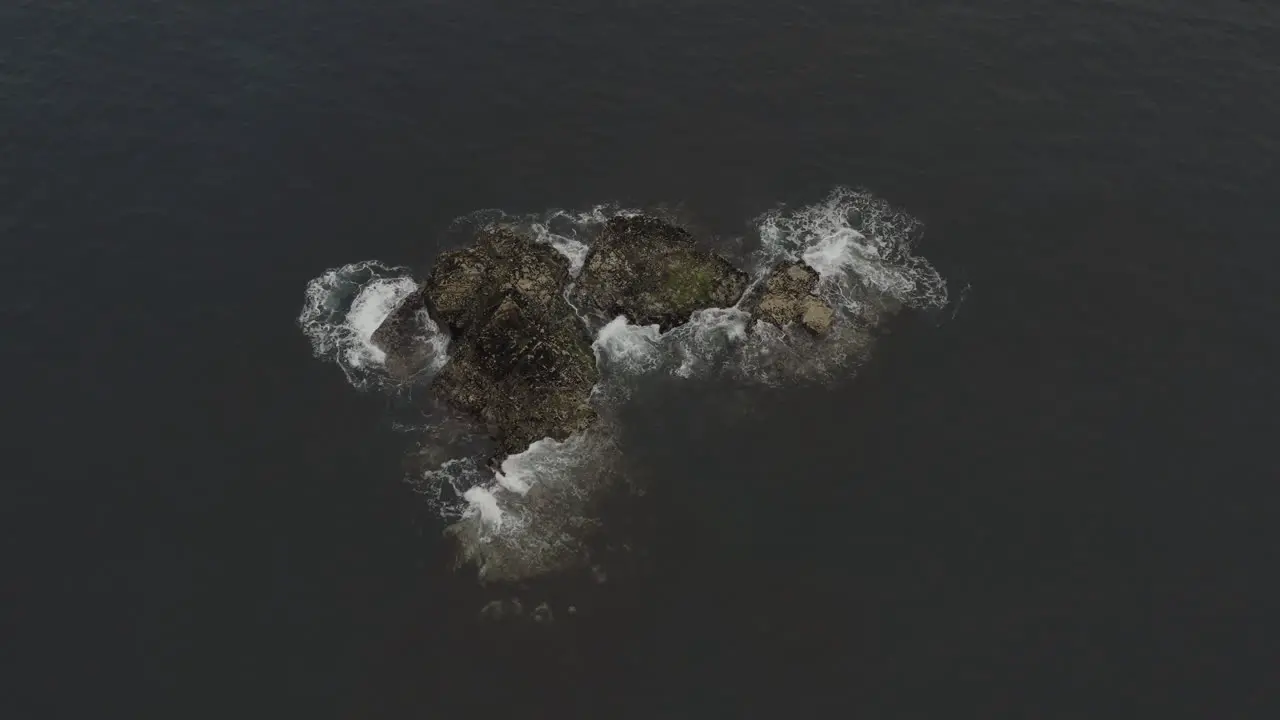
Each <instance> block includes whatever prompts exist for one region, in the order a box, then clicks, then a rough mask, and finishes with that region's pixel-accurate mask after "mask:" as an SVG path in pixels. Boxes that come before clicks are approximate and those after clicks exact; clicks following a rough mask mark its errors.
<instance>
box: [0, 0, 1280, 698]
mask: <svg viewBox="0 0 1280 720" xmlns="http://www.w3.org/2000/svg"><path fill="white" fill-rule="evenodd" d="M1278 127H1280V8H1278V7H1277V6H1276V4H1274V3H1266V2H1246V1H1243V0H1215V1H1214V2H1203V1H1202V2H1189V1H1185V0H1179V1H1176V2H1154V1H1147V0H1115V1H1112V2H1049V1H1047V0H1038V1H1030V2H1028V1H1023V2H1011V1H1008V0H983V1H981V2H970V3H959V2H921V3H903V2H879V1H874V2H872V1H865V0H859V1H857V2H843V3H836V2H816V3H761V2H746V3H744V2H737V3H730V2H694V1H688V2H682V3H674V2H669V3H668V2H643V3H642V2H627V3H606V4H600V3H586V2H542V3H529V4H523V5H517V4H515V3H503V4H500V3H490V2H460V1H457V0H450V1H447V2H440V1H430V0H381V1H380V2H355V0H309V1H307V2H302V1H301V0H277V1H276V2H270V3H266V2H245V1H244V0H224V1H223V2H217V3H215V2H182V1H174V2H141V1H132V2H124V1H121V2H99V1H95V2H88V1H86V0H63V1H61V2H52V1H41V2H34V1H19V0H13V1H12V2H9V3H5V4H4V5H3V7H2V8H0V240H2V241H3V249H4V258H5V260H6V262H5V273H4V277H5V293H4V298H3V301H2V302H0V313H2V315H0V317H2V321H0V322H3V327H4V335H3V338H4V340H3V342H4V346H3V348H4V353H3V360H2V361H0V363H2V365H0V367H3V369H4V370H5V376H6V378H7V380H8V383H7V388H6V390H5V393H4V397H5V399H4V402H3V407H4V410H5V412H4V415H5V431H4V433H3V438H4V439H3V443H4V446H5V449H6V455H8V456H10V457H11V459H10V460H8V461H7V462H6V463H5V467H6V471H5V473H4V475H5V478H6V479H5V481H4V487H5V500H4V502H3V505H2V506H0V507H3V511H4V519H3V522H4V528H5V530H6V531H7V532H6V535H10V536H11V537H10V539H8V540H6V541H5V543H4V549H5V551H6V555H8V556H9V557H7V558H6V562H5V573H4V574H5V581H4V586H5V590H4V592H3V598H4V600H3V602H4V620H5V628H6V629H5V640H4V643H3V645H4V648H5V650H6V655H8V659H7V661H6V668H7V672H6V675H7V677H6V680H5V685H6V686H7V689H5V691H4V692H3V695H2V696H0V697H2V701H3V703H4V704H5V705H6V706H7V708H6V709H5V710H4V712H3V715H4V716H5V717H9V718H42V717H85V716H90V717H122V718H124V717H129V718H132V717H183V718H188V717H219V718H223V717H341V718H373V717H396V718H399V717H434V718H455V717H518V718H542V717H564V718H570V717H590V718H710V717H723V718H749V717H763V718H775V717H787V716H789V715H794V714H796V713H807V712H813V711H822V712H827V713H834V714H837V715H838V716H843V717H869V718H931V717H938V718H942V717H946V718H957V717H973V718H996V717H1010V718H1025V717H1037V718H1079V717H1092V716H1095V715H1100V714H1104V713H1107V712H1113V711H1116V710H1126V711H1130V712H1135V713H1141V715H1140V716H1150V717H1157V716H1158V717H1203V718H1227V717H1231V718H1237V717H1275V715H1274V713H1275V711H1276V710H1277V709H1278V708H1280V702H1278V698H1277V693H1278V692H1280V691H1278V688H1280V674H1278V671H1277V668H1278V667H1280V664H1278V662H1280V657H1277V655H1278V654H1280V653H1278V652H1277V647H1280V646H1278V645H1277V642H1276V641H1277V638H1276V635H1275V634H1274V633H1273V632H1271V629H1272V628H1271V626H1272V624H1273V620H1272V618H1271V615H1272V613H1273V611H1274V609H1275V608H1276V607H1277V601H1280V596H1278V594H1277V592H1276V590H1275V588H1276V585H1275V583H1274V579H1273V577H1272V575H1273V574H1274V571H1275V568H1276V567H1277V560H1280V557H1278V553H1277V548H1278V546H1277V531H1276V529H1275V527H1276V523H1275V515H1276V513H1277V511H1278V510H1280V505H1278V504H1277V491H1276V489H1275V483H1276V479H1277V477H1280V472H1278V471H1280V463H1278V462H1277V460H1276V456H1275V444H1274V443H1275V440H1276V430H1277V424H1276V421H1275V419H1274V415H1273V411H1272V405H1273V404H1274V402H1275V401H1276V399H1277V390H1278V389H1280V388H1278V386H1277V382H1276V380H1275V378H1274V374H1273V371H1274V368H1275V367H1277V366H1280V341H1278V339H1277V338H1278V335H1277V321H1280V302H1278V300H1277V290H1276V281H1275V276H1274V272H1275V271H1274V268H1275V267H1276V261H1277V259H1278V258H1277V256H1278V255H1280V251H1277V248H1276V238H1277V230H1276V229H1277V226H1278V221H1280V211H1278V210H1277V206H1276V198H1277V194H1276V193H1277V190H1280V187H1278V185H1280V183H1278V182H1277V169H1276V168H1277V162H1280V151H1278V149H1280V132H1278V131H1277V128H1278ZM837 184H854V185H865V186H867V187H869V188H871V189H873V190H874V191H875V192H876V193H877V194H878V195H880V196H882V197H884V198H887V199H889V200H890V201H891V202H893V203H894V204H896V205H898V206H900V207H902V208H904V209H907V210H908V211H910V212H912V213H913V214H915V215H917V216H918V217H920V218H921V219H922V220H924V221H925V222H926V223H927V234H926V236H925V239H924V241H923V244H922V246H921V251H922V253H923V254H924V255H926V256H927V257H928V258H929V259H930V260H931V261H933V263H934V264H935V265H936V266H937V267H938V268H939V269H940V270H941V271H942V273H943V275H944V276H946V277H947V278H949V279H950V280H951V281H952V286H953V289H954V290H957V291H958V290H959V289H960V288H962V287H964V286H965V285H966V284H967V285H971V288H972V289H971V290H970V291H969V292H968V294H967V295H966V297H965V299H964V301H963V303H962V304H961V305H960V306H959V310H958V313H957V314H956V315H955V317H954V319H952V320H950V321H949V322H944V323H941V324H940V323H939V321H940V320H941V319H942V317H929V318H917V319H916V320H914V321H907V322H904V323H903V324H902V325H901V326H900V327H898V328H897V332H896V333H895V335H894V336H893V337H892V339H891V340H889V341H888V342H886V343H885V344H884V345H883V346H882V348H881V351H880V352H879V354H878V355H877V357H876V359H875V361H874V362H873V364H872V365H871V366H870V367H868V368H867V369H866V370H865V371H864V372H863V373H862V374H861V376H860V377H859V378H858V380H857V381H856V382H854V383H852V384H849V385H847V386H844V387H841V388H838V389H834V390H822V391H819V390H807V391H796V392H793V393H790V394H785V393H784V394H767V395H761V396H760V397H757V398H755V399H754V407H755V409H756V412H755V413H754V414H751V415H735V414H734V413H732V412H730V411H728V410H727V409H726V403H725V402H724V401H723V398H724V397H727V395H726V394H723V393H721V394H711V395H710V397H699V396H698V395H697V394H693V393H681V392H662V391H655V392H653V393H651V394H649V395H647V396H645V397H644V398H642V399H641V400H639V401H638V402H637V405H636V407H635V408H634V409H633V411H632V413H631V420H632V425H631V432H630V434H629V435H628V438H629V439H628V442H629V443H630V444H631V450H632V456H633V457H634V458H635V462H636V463H637V464H638V466H640V467H642V468H643V469H644V470H645V471H647V472H650V473H652V474H653V475H654V476H655V477H660V478H662V480H663V483H664V485H663V487H664V488H666V490H665V492H660V493H658V497H657V502H658V503H659V505H660V506H661V507H662V508H663V512H664V513H665V514H664V515H662V516H661V517H662V521H661V522H662V523H663V528H664V530H665V532H664V533H663V540H662V541H661V542H660V543H658V544H657V545H656V546H655V548H654V567H655V570H654V573H653V576H652V577H651V578H650V579H649V580H648V581H647V582H646V583H638V584H635V585H633V586H632V587H629V588H625V589H623V590H616V591H613V592H612V594H610V593H609V592H602V593H601V595H600V598H599V600H598V601H597V602H598V604H599V606H600V607H599V608H597V609H596V611H594V612H593V613H592V614H591V616H590V617H583V618H580V619H578V620H575V621H568V620H566V621H563V622H557V623H556V624H555V625H554V626H553V627H551V628H549V629H548V628H542V627H537V628H531V627H525V628H517V629H514V630H495V629H494V628H492V627H488V628H486V627H484V626H481V625H478V624H477V623H476V622H475V621H474V616H475V608H476V607H477V606H478V602H477V596H478V591H477V590H476V589H475V588H474V583H472V582H471V581H470V580H469V579H468V576H467V575H465V574H460V575H457V576H454V575H451V574H449V573H448V572H447V571H446V570H445V569H444V565H445V558H444V554H443V553H444V548H443V545H442V543H441V542H440V541H439V540H438V539H437V538H438V533H439V530H440V527H439V523H438V521H437V520H436V519H435V518H433V517H432V516H431V515H430V514H429V513H428V512H427V511H426V510H425V509H424V508H423V507H422V506H421V503H420V501H419V499H418V498H416V497H415V496H414V495H413V494H412V493H411V492H409V490H408V489H407V488H406V487H405V486H404V485H403V484H401V482H400V479H399V478H400V463H401V459H402V453H403V450H404V448H405V447H406V445H407V443H408V442H409V438H408V437H406V436H404V435H399V434H397V433H395V432H393V431H392V429H391V428H390V426H389V421H388V414H387V407H386V406H387V400H385V399H384V398H382V397H380V396H377V395H374V394H360V393H357V392H355V391H354V390H352V389H351V388H349V387H348V386H347V385H346V384H345V382H344V380H343V378H342V375H341V373H340V372H338V370H337V369H336V368H335V367H333V366H332V365H327V364H322V363H319V362H316V361H315V360H313V359H312V358H311V356H310V353H309V348H308V346H307V343H306V340H305V339H304V338H303V336H302V335H301V334H300V333H299V332H298V331H297V329H296V328H295V327H294V326H293V320H294V317H295V316H296V314H297V311H298V308H299V306H300V303H301V299H302V298H301V294H302V289H303V287H304V285H305V283H306V282H307V280H308V279H310V278H312V277H314V276H316V275H318V274H319V273H320V272H321V271H323V270H324V269H325V268H328V267H333V266H336V265H340V264H342V263H346V262H351V261H355V260H362V259H368V258H378V259H381V260H384V261H388V262H395V263H406V264H412V265H415V266H418V267H421V266H423V265H425V264H426V263H428V262H429V261H430V259H431V258H432V257H433V255H434V254H435V253H436V252H437V251H438V247H436V246H435V245H434V244H433V238H436V237H439V235H440V233H441V231H442V230H443V229H444V228H445V227H446V226H447V225H448V223H449V222H450V220H452V219H453V218H454V217H456V216H458V215H461V214H463V213H466V212H469V211H472V210H475V209H478V208H482V207H502V208H504V209H507V210H511V211H540V210H542V209H544V208H548V207H570V208H580V207H585V206H589V205H591V204H593V203H596V202H601V201H619V202H622V203H625V204H632V205H638V204H643V203H648V202H655V201H666V202H679V203H684V204H685V206H686V207H687V208H688V209H689V210H690V211H691V212H692V213H693V214H694V215H695V216H696V218H697V219H698V221H699V223H700V225H701V226H702V228H703V229H704V230H707V231H710V232H717V233H726V234H732V233H741V232H744V231H745V230H746V229H747V227H748V221H749V220H750V218H752V217H753V216H755V215H757V214H758V213H760V212H762V211H764V210H767V209H769V208H771V207H773V206H774V205H775V204H776V203H778V202H788V203H794V204H805V203H810V202H815V201H817V200H819V199H821V198H822V197H823V196H824V195H825V194H826V193H827V191H828V190H829V189H830V188H831V187H833V186H834V185H837ZM957 294H958V293H957ZM943 317H945V316H943ZM15 671H16V672H15Z"/></svg>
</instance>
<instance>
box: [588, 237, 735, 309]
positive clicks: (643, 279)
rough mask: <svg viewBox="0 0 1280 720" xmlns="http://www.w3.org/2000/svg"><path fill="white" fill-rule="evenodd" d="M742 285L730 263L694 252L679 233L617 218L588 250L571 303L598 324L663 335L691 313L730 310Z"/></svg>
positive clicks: (691, 244)
mask: <svg viewBox="0 0 1280 720" xmlns="http://www.w3.org/2000/svg"><path fill="white" fill-rule="evenodd" d="M747 281H748V277H747V274H746V273H744V272H742V271H741V270H738V269H737V268H735V267H734V266H733V265H731V264H730V263H729V261H727V260H725V259H724V258H722V257H720V256H718V255H715V254H714V253H710V252H705V251H702V250H698V249H697V248H695V247H694V244H693V237H692V236H691V235H690V234H689V233H688V232H687V231H686V230H684V229H683V228H679V227H676V226H675V225H672V224H671V223H668V222H666V221H664V220H660V219H658V218H652V217H646V216H630V217H628V216H618V217H615V218H613V219H611V220H609V222H608V223H607V225H606V226H605V229H604V231H603V233H602V234H601V236H600V238H599V239H598V240H597V241H596V243H595V245H594V246H593V247H592V249H591V254H590V255H589V256H588V257H587V261H586V263H585V265H584V266H583V271H582V275H581V276H580V277H579V278H578V283H577V285H576V286H575V288H574V291H573V301H574V304H575V305H577V306H579V307H581V308H584V309H590V310H591V311H593V312H594V313H595V314H597V315H598V316H599V318H600V319H602V320H612V319H613V318H615V317H617V316H618V315H626V316H627V319H628V320H629V321H630V322H631V323H632V324H635V325H652V324H657V325H658V326H660V328H661V329H662V330H663V331H664V332H665V331H667V330H670V329H671V328H673V327H675V326H677V325H681V324H684V323H685V322H687V321H688V320H689V316H690V315H692V314H693V313H694V311H696V310H700V309H703V308H710V307H729V306H731V305H733V304H734V303H736V302H737V301H738V298H740V297H741V296H742V293H743V291H744V290H745V289H746V287H747Z"/></svg>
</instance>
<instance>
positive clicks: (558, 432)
mask: <svg viewBox="0 0 1280 720" xmlns="http://www.w3.org/2000/svg"><path fill="white" fill-rule="evenodd" d="M568 280H569V265H568V261H567V260H565V259H564V258H563V257H562V256H560V255H559V254H557V253H556V252H555V251H554V250H553V249H551V248H550V247H547V246H544V245H538V244H536V243H533V242H532V241H530V240H527V239H525V238H522V237H520V236H519V235H516V234H515V233H513V232H511V231H510V230H507V229H505V228H493V229H489V230H486V231H484V232H483V233H482V234H481V236H480V238H479V240H478V242H477V244H476V245H475V246H473V247H469V248H464V249H461V250H455V251H451V252H447V253H444V254H443V255H441V257H440V258H439V259H438V260H437V261H436V263H435V266H434V267H433V268H432V271H431V273H430V275H429V276H428V278H427V281H426V282H425V283H424V284H423V287H422V290H421V291H420V292H419V293H417V294H416V295H415V296H414V297H412V298H411V299H410V300H408V301H406V303H405V305H403V306H402V307H401V308H399V309H397V310H396V312H394V313H392V315H391V317H389V318H388V320H387V321H385V322H384V323H383V327H380V328H378V332H383V329H384V327H386V328H388V329H387V333H386V334H387V335H388V336H392V335H394V334H395V326H394V323H395V322H396V321H395V320H393V318H396V317H398V316H399V315H401V312H402V311H405V307H406V306H409V305H411V304H418V305H423V306H425V307H426V308H427V309H428V311H429V312H430V314H431V317H432V318H434V319H435V320H436V321H437V322H439V323H440V324H441V325H442V326H444V327H447V328H448V331H449V333H450V335H451V341H450V352H449V355H450V358H449V362H448V364H446V365H445V366H444V368H443V369H442V370H441V371H440V373H439V374H438V375H437V376H436V378H435V380H434V382H433V383H432V389H433V392H435V394H436V395H437V396H438V397H440V398H441V399H442V400H444V401H445V402H447V403H448V404H449V405H451V406H453V407H454V408H456V409H458V410H461V411H463V412H465V413H467V414H470V415H471V416H473V417H474V418H476V419H477V420H480V421H481V422H483V423H484V424H485V425H486V427H487V428H488V430H489V432H490V434H492V435H493V436H494V439H495V440H496V441H497V443H498V446H499V448H500V451H501V457H505V456H506V455H508V454H510V453H515V452H521V451H523V450H524V449H525V448H526V447H528V445H529V444H530V443H532V442H535V441H537V440H540V439H542V438H544V437H552V438H555V439H557V440H563V439H565V438H566V437H568V436H569V435H571V434H573V433H575V432H578V431H580V430H584V429H586V428H587V427H588V426H590V425H591V423H592V422H593V421H594V419H595V411H594V410H593V409H592V407H591V405H590V397H591V388H592V386H593V385H595V383H596V380H597V379H598V374H597V370H596V366H595V355H594V354H593V352H592V350H591V339H590V338H589V337H587V334H586V330H585V328H584V327H583V326H582V324H581V322H580V321H579V320H578V317H577V315H576V314H575V313H574V311H573V308H571V307H570V306H569V305H568V303H567V302H565V300H564V290H565V286H566V284H567V283H568ZM388 323H391V326H390V327H389V326H388ZM375 334H376V333H375ZM497 459H499V460H500V459H501V458H497Z"/></svg>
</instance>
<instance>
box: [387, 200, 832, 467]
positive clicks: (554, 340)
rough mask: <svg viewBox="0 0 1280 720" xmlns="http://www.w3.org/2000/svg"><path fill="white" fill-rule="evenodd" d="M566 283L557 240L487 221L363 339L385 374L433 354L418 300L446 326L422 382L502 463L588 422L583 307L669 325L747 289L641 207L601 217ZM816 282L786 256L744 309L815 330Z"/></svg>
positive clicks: (819, 317) (591, 379) (820, 319)
mask: <svg viewBox="0 0 1280 720" xmlns="http://www.w3.org/2000/svg"><path fill="white" fill-rule="evenodd" d="M571 280H572V278H571V277H570V274H569V263H568V261H567V260H566V259H565V258H564V257H563V256H561V255H560V254H558V253H557V252H556V251H555V250H554V249H553V248H551V247H549V246H547V245H542V244H539V243H535V242H532V241H531V240H529V239H528V238H525V237H522V236H520V235H518V234H516V233H515V232H514V231H512V230H510V229H507V228H504V227H493V228H488V229H486V230H483V231H482V232H481V233H480V235H479V237H478V238H477V242H476V244H475V245H473V246H471V247H467V248H462V249H459V250H453V251H449V252H446V253H444V254H442V255H441V256H440V257H439V258H438V259H437V260H436V262H435V265H434V266H433V268H432V270H431V272H430V274H429V275H428V277H427V280H426V282H424V283H423V284H422V286H421V288H420V289H419V290H418V291H417V292H416V293H414V294H413V295H411V296H410V297H409V298H408V299H406V300H405V301H404V303H403V304H402V305H401V306H400V307H399V308H397V309H396V310H395V311H394V312H392V313H391V315H390V316H388V317H387V319H386V320H385V321H384V322H383V324H382V326H381V327H379V328H378V330H377V331H376V332H375V333H374V335H373V338H372V340H373V342H374V343H376V344H377V345H378V347H380V348H382V349H383V350H384V351H386V353H387V363H386V364H387V368H388V369H389V370H390V371H391V372H393V373H395V374H412V373H413V372H416V370H414V368H421V367H422V366H423V365H424V364H425V363H426V362H428V361H429V360H430V359H431V352H432V351H431V349H430V347H429V345H430V343H429V342H427V341H426V340H425V339H424V338H423V336H422V332H421V330H422V318H421V316H420V312H421V311H422V310H424V309H425V310H426V311H427V312H428V313H429V315H430V317H431V318H432V319H433V320H434V321H435V322H436V323H438V324H439V326H440V328H441V329H444V330H447V331H448V333H449V335H450V345H449V361H448V363H447V364H445V366H444V368H443V369H441V370H440V372H439V373H438V374H437V375H436V377H435V379H434V381H433V383H432V391H433V392H434V393H435V395H436V397H437V398H439V399H440V400H442V401H443V402H445V403H447V404H448V405H450V406H451V407H453V408H455V409H457V410H460V411H462V412H464V413H466V414H468V415H470V416H471V417H473V418H474V419H476V420H478V421H480V422H482V423H483V424H484V425H485V427H486V429H487V431H488V433H489V434H490V435H492V437H493V439H494V440H495V441H496V443H497V445H498V448H499V455H498V456H497V457H495V458H494V459H495V460H501V459H502V458H504V457H505V456H506V455H509V454H511V453H517V452H522V451H524V450H525V449H526V448H527V447H528V446H529V445H530V444H531V443H533V442H536V441H538V440H541V439H542V438H545V437H551V438H555V439H557V440H563V439H565V438H567V437H569V436H570V435H572V434H574V433H576V432H579V431H582V430H586V429H587V428H589V427H590V426H591V425H592V424H593V423H594V422H596V420H597V417H596V414H595V410H594V408H593V407H592V405H591V402H590V401H591V391H592V388H593V386H594V385H595V383H596V382H597V380H598V379H599V371H598V369H597V368H596V363H595V355H594V353H593V351H592V348H591V338H590V337H589V336H588V335H587V329H586V327H585V325H584V324H583V323H582V322H581V320H580V319H579V317H578V311H579V310H582V311H587V312H592V313H594V314H596V315H597V316H598V317H599V318H600V319H602V320H611V319H613V318H614V317H616V316H618V315H626V316H627V317H628V319H629V320H630V321H631V322H632V323H634V324H637V325H649V324H655V323H656V324H658V325H659V326H660V327H661V329H662V330H663V331H667V330H670V329H671V328H673V327H675V326H677V325H680V324H683V323H685V322H687V321H688V320H689V317H690V316H691V315H692V314H693V313H694V312H695V311H696V310H699V309H702V308H710V307H729V306H732V305H734V304H735V303H736V302H738V300H739V299H740V298H741V297H742V294H743V292H744V291H745V290H746V287H747V285H748V276H747V274H746V273H744V272H742V271H740V270H738V269H737V268H735V267H734V266H733V265H731V264H730V263H729V262H728V261H727V260H725V259H723V258H721V257H719V256H718V255H715V254H713V253H710V252H705V251H702V250H698V249H697V248H695V247H694V243H693V238H692V237H691V236H690V235H689V233H688V232H687V231H685V230H684V229H682V228H679V227H676V226H675V225H672V224H670V223H668V222H666V221H664V220H660V219H657V218H652V217H644V216H618V217H615V218H613V219H611V220H610V221H609V222H608V223H607V224H606V226H605V228H604V230H603V232H602V234H601V236H600V237H599V239H597V240H596V242H595V244H594V245H593V247H592V250H591V254H590V256H589V257H588V258H587V261H586V263H585V266H584V268H583V272H582V274H581V276H580V277H579V278H578V281H577V282H576V284H575V285H574V286H573V290H572V297H571V300H572V303H571V302H570V300H566V298H565V293H566V291H567V289H568V288H569V284H570V282H571ZM817 284H818V274H817V273H815V272H814V271H813V270H811V269H809V268H808V267H806V266H804V265H802V264H799V263H792V264H786V265H783V266H781V267H778V268H777V269H775V270H774V272H773V273H772V274H771V275H770V276H769V278H768V279H767V280H766V281H765V283H764V284H763V286H762V288H758V289H757V292H755V293H754V297H753V298H751V299H750V300H749V301H748V302H746V303H744V305H745V306H746V309H748V310H750V311H752V312H754V313H755V314H756V315H757V316H758V317H760V318H762V319H764V320H767V321H769V322H772V323H774V324H776V325H778V326H779V327H783V326H786V325H789V324H792V323H797V324H799V325H801V326H803V327H805V328H808V329H809V330H810V331H811V332H812V333H814V334H815V335H823V334H825V333H826V332H827V331H828V330H829V329H830V327H831V323H832V319H833V317H834V313H833V312H832V309H831V308H830V307H828V306H827V305H826V303H825V302H824V301H823V300H822V299H821V298H820V297H818V296H817V295H816V294H815V290H816V288H817Z"/></svg>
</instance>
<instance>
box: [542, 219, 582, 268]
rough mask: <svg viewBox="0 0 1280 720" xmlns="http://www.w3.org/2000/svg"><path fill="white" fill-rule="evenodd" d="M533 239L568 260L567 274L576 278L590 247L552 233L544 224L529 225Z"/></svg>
mask: <svg viewBox="0 0 1280 720" xmlns="http://www.w3.org/2000/svg"><path fill="white" fill-rule="evenodd" d="M530 230H531V231H532V233H533V239H534V240H535V241H536V242H540V243H546V244H547V245H550V246H551V247H553V248H555V250H556V252H558V253H560V254H561V255H563V256H565V258H566V259H568V260H569V274H570V275H571V276H573V277H577V276H578V273H580V272H582V266H583V264H584V263H586V261H587V255H588V254H589V253H590V252H591V247H590V246H589V245H587V244H586V243H584V242H582V241H581V240H578V239H577V238H574V237H570V236H566V235H561V234H559V233H555V232H552V231H551V229H550V228H549V227H548V226H547V224H546V223H541V222H535V223H532V224H531V225H530Z"/></svg>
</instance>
